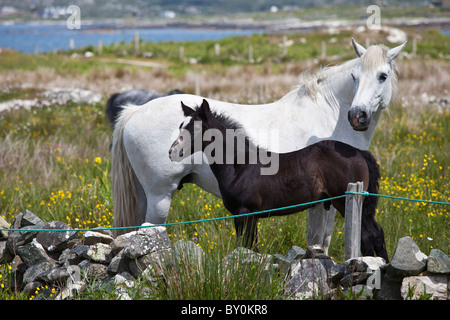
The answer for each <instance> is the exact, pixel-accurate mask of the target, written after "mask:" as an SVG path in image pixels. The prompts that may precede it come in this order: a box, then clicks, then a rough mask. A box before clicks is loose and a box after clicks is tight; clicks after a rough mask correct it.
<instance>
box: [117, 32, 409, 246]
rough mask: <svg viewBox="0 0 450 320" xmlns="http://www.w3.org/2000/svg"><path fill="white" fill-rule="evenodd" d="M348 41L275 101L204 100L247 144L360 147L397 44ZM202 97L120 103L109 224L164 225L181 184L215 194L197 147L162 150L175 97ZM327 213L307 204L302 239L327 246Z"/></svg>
mask: <svg viewBox="0 0 450 320" xmlns="http://www.w3.org/2000/svg"><path fill="white" fill-rule="evenodd" d="M352 44H353V48H354V50H355V53H356V55H357V58H355V59H353V60H350V61H348V62H345V63H343V64H341V65H338V66H333V67H329V68H324V69H322V70H320V71H319V72H318V73H316V74H314V75H309V76H305V75H304V76H303V77H302V83H300V84H299V85H298V86H297V87H296V88H295V89H294V90H293V91H291V92H289V93H288V94H287V95H285V96H284V97H283V98H281V99H280V100H279V101H276V102H274V103H270V104H263V105H251V106H250V105H239V104H233V103H228V102H222V101H214V100H211V99H209V101H210V105H211V108H212V110H213V111H214V112H218V113H223V114H225V115H226V116H227V117H229V118H231V119H233V120H235V121H236V122H238V123H240V124H241V125H242V126H243V128H244V129H245V132H246V134H247V135H248V136H249V137H250V138H251V139H252V140H253V141H254V142H255V144H257V145H259V146H261V147H262V148H266V149H268V150H271V151H275V152H278V153H282V152H290V151H293V150H298V149H301V148H304V147H305V146H308V145H310V144H313V143H315V142H318V141H321V140H326V139H328V140H338V141H341V142H344V143H347V144H350V145H352V146H354V147H356V148H359V149H362V150H367V149H368V148H369V145H370V141H371V139H372V136H373V134H374V131H375V128H376V126H377V123H378V120H379V119H380V116H381V112H382V110H383V109H385V108H386V107H387V106H388V104H389V102H390V100H391V97H392V94H393V91H394V90H395V88H396V79H397V78H396V74H395V66H396V64H395V59H396V57H397V56H398V55H399V53H400V52H401V51H402V49H403V47H404V46H405V43H404V44H402V45H400V46H398V47H395V48H393V49H389V48H387V47H385V46H383V45H373V46H370V47H369V48H367V49H365V48H364V47H362V46H361V45H359V44H358V43H356V42H355V41H354V40H353V39H352ZM202 100H203V97H200V96H196V95H185V94H183V95H172V96H168V97H164V98H159V99H156V100H152V101H150V102H148V103H146V104H145V105H143V106H127V107H125V108H124V110H123V112H122V113H121V116H120V117H119V119H118V121H117V123H116V126H115V130H114V134H113V145H112V151H111V153H112V169H111V170H112V171H111V175H112V186H113V200H114V227H129V226H137V225H140V224H142V223H143V222H150V223H153V224H162V223H165V222H166V218H167V216H168V213H169V209H170V205H171V201H172V197H173V195H174V193H175V191H176V190H177V189H178V188H179V187H181V186H182V184H183V183H186V182H190V183H195V184H196V185H198V186H200V187H201V188H203V189H204V190H206V191H208V192H210V193H212V194H214V195H215V196H217V197H220V196H221V195H220V192H219V187H218V183H217V181H216V179H215V177H214V175H213V173H212V171H211V169H210V167H209V165H208V163H207V162H206V161H204V160H202V153H201V152H197V153H194V154H193V155H192V156H191V157H188V158H186V159H185V160H186V161H183V162H181V163H174V162H172V161H170V159H169V155H168V150H169V148H170V146H171V144H172V142H173V140H174V139H175V138H176V137H177V135H178V131H179V130H178V129H179V125H180V123H182V122H183V120H184V119H185V116H184V114H183V112H182V110H181V108H180V105H181V101H183V102H184V103H185V104H187V105H191V106H195V105H200V104H201V102H202ZM262 131H263V132H269V134H270V132H272V131H273V132H276V133H277V134H278V139H279V140H278V143H275V144H272V145H271V144H270V143H269V142H268V139H263V138H261V135H260V133H261V132H262ZM334 215H335V210H334V209H331V210H329V211H326V210H325V209H324V207H323V205H318V206H316V207H315V208H313V209H310V211H309V218H308V236H307V238H308V244H309V245H318V246H321V247H322V248H323V250H324V251H325V252H327V251H328V247H329V244H330V240H331V234H332V230H333V226H334ZM119 232H120V231H119ZM116 233H118V232H116Z"/></svg>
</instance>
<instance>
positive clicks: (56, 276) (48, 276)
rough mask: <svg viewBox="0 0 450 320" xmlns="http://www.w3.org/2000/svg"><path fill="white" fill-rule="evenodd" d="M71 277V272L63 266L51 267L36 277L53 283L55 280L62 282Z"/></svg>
mask: <svg viewBox="0 0 450 320" xmlns="http://www.w3.org/2000/svg"><path fill="white" fill-rule="evenodd" d="M68 277H69V272H68V271H67V269H66V268H63V267H55V268H51V269H50V270H47V271H44V272H43V273H41V274H39V275H38V276H37V277H36V279H37V280H39V281H44V282H46V283H53V282H62V281H66V280H67V278H68Z"/></svg>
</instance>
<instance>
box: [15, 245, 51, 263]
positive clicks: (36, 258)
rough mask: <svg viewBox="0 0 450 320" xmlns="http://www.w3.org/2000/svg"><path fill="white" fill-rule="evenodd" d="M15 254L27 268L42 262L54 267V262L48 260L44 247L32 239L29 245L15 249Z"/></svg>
mask: <svg viewBox="0 0 450 320" xmlns="http://www.w3.org/2000/svg"><path fill="white" fill-rule="evenodd" d="M17 254H18V255H19V256H20V258H21V259H22V261H23V262H24V263H25V264H26V265H27V266H29V267H31V266H34V265H36V264H39V263H42V262H48V263H50V264H52V265H55V264H56V263H55V261H54V260H53V259H52V258H50V257H49V256H48V254H47V252H46V251H45V249H44V247H43V246H42V245H41V244H40V243H39V242H37V241H36V239H33V240H32V241H31V242H30V243H29V244H26V245H24V246H21V247H18V248H17Z"/></svg>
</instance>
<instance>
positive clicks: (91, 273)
mask: <svg viewBox="0 0 450 320" xmlns="http://www.w3.org/2000/svg"><path fill="white" fill-rule="evenodd" d="M79 267H80V269H81V270H84V276H85V277H86V279H87V280H88V281H99V280H102V279H105V278H107V277H108V276H109V275H108V271H107V270H108V266H106V265H104V264H102V263H95V262H91V261H89V260H84V261H82V262H81V263H80V264H79Z"/></svg>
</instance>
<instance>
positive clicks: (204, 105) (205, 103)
mask: <svg viewBox="0 0 450 320" xmlns="http://www.w3.org/2000/svg"><path fill="white" fill-rule="evenodd" d="M200 108H201V109H202V111H203V113H204V114H205V115H208V114H210V113H211V109H210V108H209V103H208V101H206V99H203V102H202V105H201V106H200Z"/></svg>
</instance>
